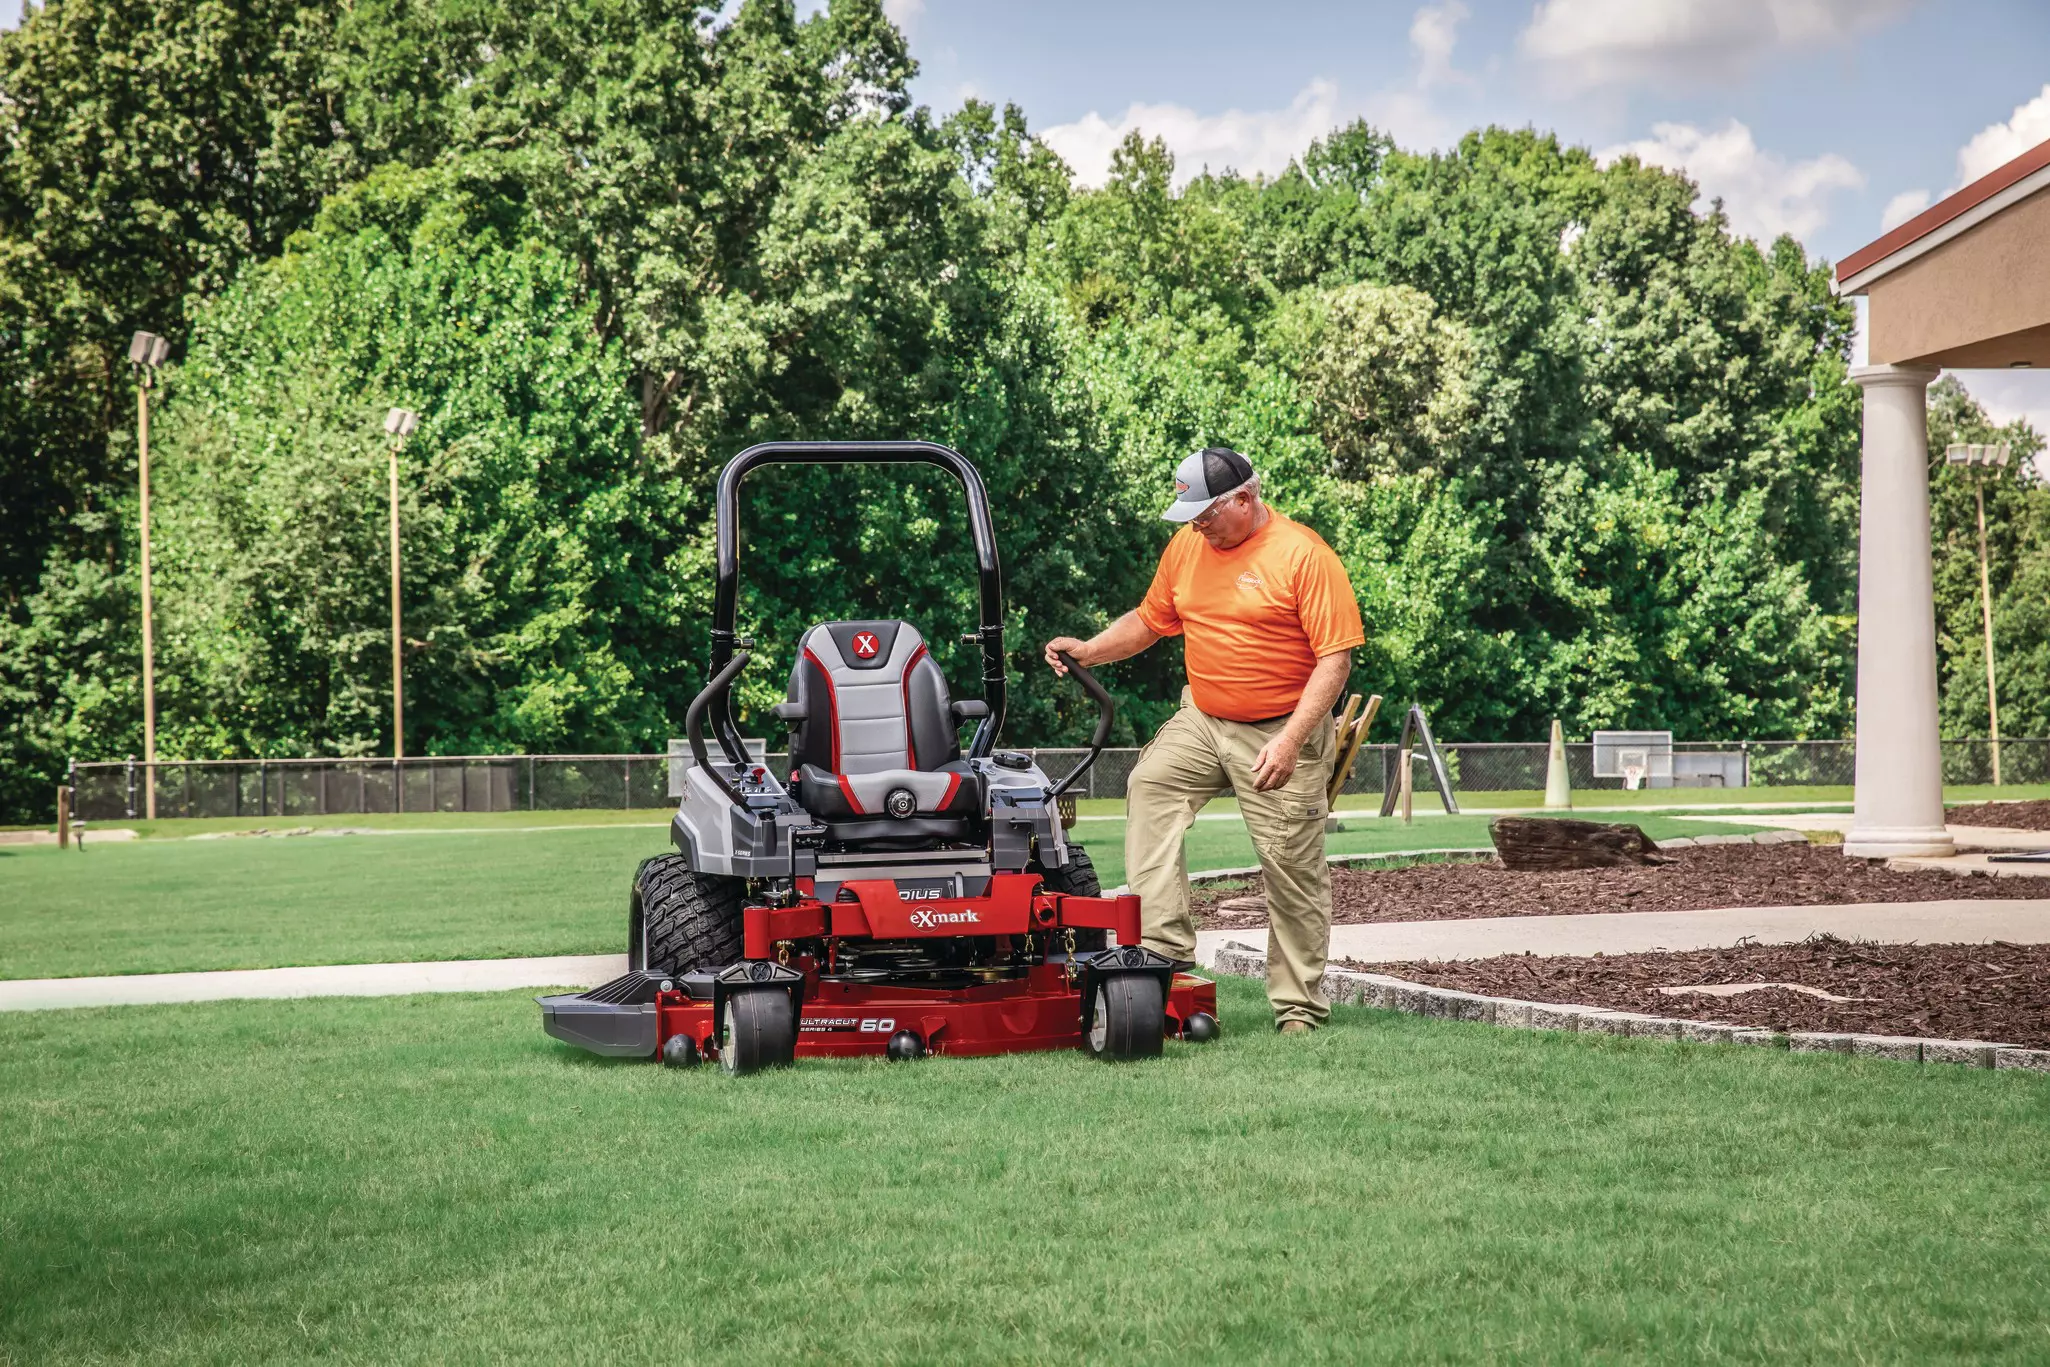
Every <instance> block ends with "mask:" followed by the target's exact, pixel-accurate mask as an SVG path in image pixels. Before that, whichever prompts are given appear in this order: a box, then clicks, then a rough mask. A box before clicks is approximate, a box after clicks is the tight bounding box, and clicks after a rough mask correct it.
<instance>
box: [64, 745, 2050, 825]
mask: <svg viewBox="0 0 2050 1367" xmlns="http://www.w3.org/2000/svg"><path fill="white" fill-rule="evenodd" d="M1438 748H1439V751H1440V752H1441V753H1442V754H1443V755H1444V757H1445V768H1446V771H1447V773H1449V774H1450V775H1451V778H1452V786H1453V790H1454V792H1456V793H1457V792H1463V793H1501V792H1542V791H1543V789H1544V786H1545V765H1546V762H1547V755H1548V747H1547V746H1545V745H1544V744H1543V743H1541V742H1533V743H1528V744H1522V743H1513V744H1498V743H1483V742H1458V741H1455V742H1453V743H1451V744H1442V745H1440V746H1439V747H1438ZM1999 751H2000V777H2001V781H2002V782H2003V783H2008V784H2014V783H2050V739H2042V738H2024V739H2019V740H2003V741H2001V742H1999ZM1993 752H1994V743H1993V742H1992V741H1987V740H1950V741H1944V742H1943V781H1944V782H1945V783H1950V784H1990V783H1991V782H1993ZM1031 753H1032V754H1033V756H1034V758H1035V759H1036V760H1037V761H1038V763H1039V764H1040V766H1041V767H1042V768H1044V769H1045V770H1046V772H1047V773H1049V774H1051V775H1052V776H1053V777H1054V778H1056V779H1059V778H1061V777H1063V776H1065V775H1066V774H1067V773H1068V772H1069V771H1070V770H1072V769H1073V768H1074V767H1075V766H1076V765H1078V764H1080V763H1081V762H1082V760H1083V758H1084V757H1085V756H1086V755H1087V754H1088V753H1089V752H1088V751H1087V750H1082V749H1046V750H1035V751H1033V752H1031ZM1139 755H1140V751H1138V750H1106V751H1104V752H1103V755H1102V757H1101V758H1100V759H1098V760H1097V761H1096V764H1095V767H1094V768H1092V769H1091V770H1090V771H1089V773H1088V774H1086V775H1084V776H1083V778H1082V780H1081V781H1080V782H1079V783H1078V784H1077V785H1076V792H1077V795H1078V796H1081V797H1094V798H1122V797H1123V796H1125V789H1126V785H1127V784H1128V783H1129V782H1130V780H1131V776H1132V769H1133V767H1134V766H1136V765H1137V764H1138V762H1139ZM1673 756H1674V771H1675V774H1676V777H1675V778H1674V780H1673V781H1672V786H1674V787H1676V788H1701V787H1728V788H1739V787H1741V788H1781V787H1808V786H1831V787H1848V786H1850V784H1851V783H1852V781H1853V778H1854V777H1855V773H1856V768H1857V763H1856V761H1857V745H1856V742H1854V741H1849V740H1802V741H1759V740H1751V741H1724V742H1712V741H1681V742H1675V743H1674V746H1673ZM670 762H671V758H670V756H667V755H450V756H426V757H421V758H417V759H403V760H391V759H273V760H254V759H251V760H193V761H184V762H179V761H171V762H159V763H158V764H157V766H156V788H157V815H158V816H159V817H273V818H289V817H303V816H332V815H351V814H358V813H362V814H377V813H387V812H510V811H566V810H574V809H588V808H616V809H622V810H635V809H646V810H659V809H664V808H667V807H669V806H670V804H671V798H670V796H669V793H670V774H669V765H670ZM766 762H767V763H768V765H769V767H770V768H771V769H772V770H773V771H774V772H775V773H776V774H777V775H778V776H779V777H787V775H788V767H789V761H788V757H787V756H785V755H783V754H780V753H772V754H769V755H768V756H767V761H766ZM1400 764H1401V759H1400V756H1399V755H1398V753H1397V750H1396V747H1395V746H1393V745H1369V746H1364V747H1362V748H1361V750H1360V754H1359V759H1358V760H1357V762H1356V763H1355V764H1354V766H1353V771H1352V774H1351V776H1350V777H1349V778H1348V779H1347V780H1346V784H1345V788H1344V791H1345V792H1346V793H1382V792H1386V791H1387V790H1388V789H1389V788H1390V787H1392V786H1393V785H1394V783H1395V781H1396V771H1397V769H1398V768H1399V766H1400ZM1566 768H1567V773H1568V775H1569V777H1570V778H1571V780H1572V784H1573V788H1574V790H1575V791H1576V792H1598V791H1601V790H1604V789H1619V788H1621V787H1622V786H1623V780H1621V779H1619V778H1596V777H1595V775H1594V747H1593V746H1592V745H1588V744H1571V745H1568V746H1567V747H1566ZM1690 771H1691V772H1690ZM148 782H149V776H148V774H147V772H146V766H145V765H143V764H142V763H140V762H138V761H117V762H114V763H93V764H76V765H73V766H72V771H71V784H72V810H73V811H74V812H75V813H77V815H79V816H81V817H83V818H85V819H87V820H91V821H118V820H128V819H134V818H136V817H140V816H142V815H143V814H144V813H145V812H146V811H147V810H148V804H147V789H146V788H145V786H144V785H145V784H147V783H148ZM1417 789H1418V791H1419V792H1428V791H1429V785H1428V781H1427V780H1426V779H1425V777H1424V775H1423V774H1422V773H1421V772H1419V774H1418V775H1417Z"/></svg>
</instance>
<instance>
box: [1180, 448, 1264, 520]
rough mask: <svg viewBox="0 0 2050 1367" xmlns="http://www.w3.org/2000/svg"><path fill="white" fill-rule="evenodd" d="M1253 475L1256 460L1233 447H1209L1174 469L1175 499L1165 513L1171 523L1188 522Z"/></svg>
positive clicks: (1201, 514) (1199, 515)
mask: <svg viewBox="0 0 2050 1367" xmlns="http://www.w3.org/2000/svg"><path fill="white" fill-rule="evenodd" d="M1252 477H1253V462H1251V461H1249V460H1247V459H1246V458H1245V457H1244V456H1242V455H1240V454H1239V453H1238V452H1236V451H1234V450H1232V449H1231V448H1230V447H1229V446H1206V447H1204V448H1203V449H1202V450H1200V451H1198V452H1197V453H1196V454H1195V455H1193V456H1190V457H1189V458H1188V459H1187V460H1185V461H1183V462H1182V463H1181V464H1180V465H1178V466H1176V467H1175V472H1174V502H1172V503H1170V504H1168V505H1167V511H1166V512H1164V513H1162V514H1161V516H1162V517H1164V518H1166V519H1167V520H1168V521H1169V522H1187V521H1189V520H1190V519H1192V518H1198V517H1201V516H1203V510H1204V509H1205V508H1208V507H1209V506H1210V505H1211V504H1213V503H1215V502H1217V500H1218V499H1220V498H1223V497H1224V496H1225V495H1226V494H1228V493H1230V492H1232V491H1233V490H1234V489H1237V488H1240V487H1242V486H1243V485H1244V484H1245V483H1246V481H1248V480H1250V479H1251V478H1252Z"/></svg>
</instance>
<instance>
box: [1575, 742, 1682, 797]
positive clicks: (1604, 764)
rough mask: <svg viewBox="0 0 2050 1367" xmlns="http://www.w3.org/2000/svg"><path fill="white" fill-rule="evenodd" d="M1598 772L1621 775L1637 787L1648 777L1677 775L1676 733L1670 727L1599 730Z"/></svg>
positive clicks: (1596, 748) (1605, 775)
mask: <svg viewBox="0 0 2050 1367" xmlns="http://www.w3.org/2000/svg"><path fill="white" fill-rule="evenodd" d="M1594 776H1595V777H1596V778H1620V779H1623V780H1625V781H1626V782H1629V781H1630V780H1631V779H1635V780H1636V782H1631V783H1630V786H1631V787H1633V788H1635V787H1637V786H1638V785H1639V784H1641V783H1643V782H1644V781H1646V780H1648V779H1664V780H1666V781H1667V782H1671V780H1672V777H1673V733H1672V732H1670V731H1597V732H1595V733H1594Z"/></svg>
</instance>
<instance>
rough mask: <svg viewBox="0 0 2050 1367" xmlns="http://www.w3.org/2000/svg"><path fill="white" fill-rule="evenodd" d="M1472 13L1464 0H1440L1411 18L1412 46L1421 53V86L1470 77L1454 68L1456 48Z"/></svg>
mask: <svg viewBox="0 0 2050 1367" xmlns="http://www.w3.org/2000/svg"><path fill="white" fill-rule="evenodd" d="M1468 13H1469V11H1468V10H1467V8H1466V6H1465V4H1463V3H1462V0H1440V3H1437V4H1431V5H1425V6H1424V7H1423V8H1422V9H1420V10H1418V11H1417V12H1416V17H1415V18H1413V19H1411V20H1410V21H1409V42H1410V46H1411V47H1413V48H1415V49H1416V52H1417V78H1416V83H1417V85H1418V86H1420V87H1429V86H1434V85H1440V84H1443V83H1444V82H1446V81H1456V80H1464V79H1466V77H1465V74H1464V73H1463V72H1459V71H1455V70H1453V69H1452V49H1453V46H1454V45H1455V44H1457V43H1458V41H1459V26H1460V24H1461V23H1463V22H1464V21H1465V19H1466V17H1467V15H1468Z"/></svg>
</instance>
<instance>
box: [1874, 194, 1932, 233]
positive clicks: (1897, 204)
mask: <svg viewBox="0 0 2050 1367" xmlns="http://www.w3.org/2000/svg"><path fill="white" fill-rule="evenodd" d="M1928 207H1929V192H1928V191H1927V190H1903V191H1901V192H1900V193H1899V194H1897V195H1895V196H1894V197H1893V198H1892V199H1889V200H1888V201H1886V210H1885V212H1883V213H1881V214H1880V215H1879V231H1881V232H1882V233H1886V232H1892V231H1893V230H1894V229H1895V228H1898V227H1900V225H1901V224H1903V223H1905V222H1907V221H1908V220H1909V219H1911V218H1913V217H1914V216H1915V215H1916V214H1919V213H1921V212H1922V211H1923V210H1924V209H1926V208H1928Z"/></svg>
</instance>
